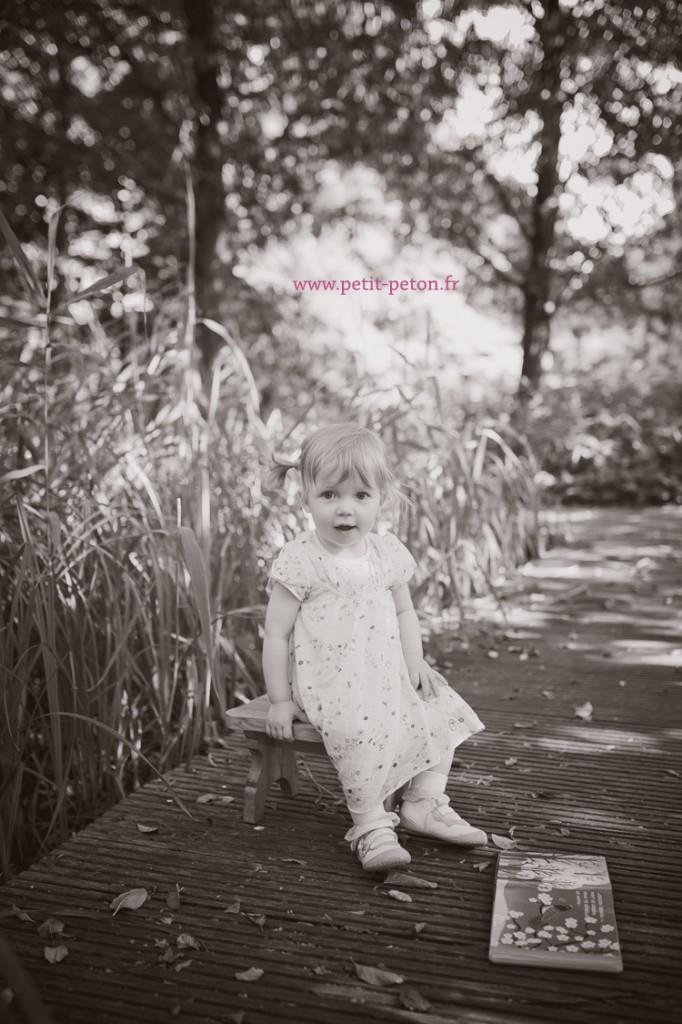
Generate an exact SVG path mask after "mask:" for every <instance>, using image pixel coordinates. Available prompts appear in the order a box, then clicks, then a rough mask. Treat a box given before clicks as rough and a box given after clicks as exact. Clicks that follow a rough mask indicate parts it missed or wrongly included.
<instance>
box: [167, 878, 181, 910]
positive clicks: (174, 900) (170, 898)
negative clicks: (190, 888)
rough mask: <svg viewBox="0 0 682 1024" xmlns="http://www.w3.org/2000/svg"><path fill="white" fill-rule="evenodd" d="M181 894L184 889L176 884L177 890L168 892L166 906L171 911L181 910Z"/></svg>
mask: <svg viewBox="0 0 682 1024" xmlns="http://www.w3.org/2000/svg"><path fill="white" fill-rule="evenodd" d="M181 892H182V889H181V888H180V886H179V885H178V884H177V882H176V885H175V888H174V889H169V890H168V892H167V893H166V906H167V907H169V908H170V909H171V910H179V909H180V893H181Z"/></svg>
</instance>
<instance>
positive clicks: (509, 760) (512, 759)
mask: <svg viewBox="0 0 682 1024" xmlns="http://www.w3.org/2000/svg"><path fill="white" fill-rule="evenodd" d="M518 760H519V759H518V757H508V758H507V759H506V760H505V762H504V763H505V764H506V766H507V768H511V766H512V765H513V764H518Z"/></svg>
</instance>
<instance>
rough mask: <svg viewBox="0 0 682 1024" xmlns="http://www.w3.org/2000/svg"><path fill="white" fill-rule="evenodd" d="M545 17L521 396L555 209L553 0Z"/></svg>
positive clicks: (536, 353)
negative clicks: (539, 124) (535, 187)
mask: <svg viewBox="0 0 682 1024" xmlns="http://www.w3.org/2000/svg"><path fill="white" fill-rule="evenodd" d="M545 12H546V13H545V15H544V17H543V18H541V19H540V20H539V21H538V22H537V30H538V35H539V37H540V45H541V47H542V52H543V59H542V69H541V86H540V97H539V101H538V114H539V116H540V118H541V121H542V124H541V127H540V132H539V141H540V155H539V157H538V164H537V192H536V195H535V202H534V204H533V221H532V226H531V238H530V242H531V247H530V260H529V265H528V272H527V275H526V281H525V285H524V289H523V298H524V310H523V366H522V369H521V385H520V391H521V394H522V395H523V394H526V395H527V394H532V392H533V391H535V390H536V389H537V386H538V384H539V383H540V378H541V376H542V357H543V355H544V353H545V352H546V351H547V349H548V348H549V338H550V320H551V307H550V306H549V305H548V302H549V295H550V284H551V270H550V266H549V254H550V250H551V247H552V244H553V241H554V227H555V223H556V216H557V209H558V202H559V196H558V191H559V190H558V187H557V186H558V183H559V142H560V140H561V111H562V109H563V102H564V99H563V93H562V90H561V55H562V52H563V47H564V43H565V40H566V34H565V27H564V25H563V18H562V14H561V11H560V9H559V0H546V3H545Z"/></svg>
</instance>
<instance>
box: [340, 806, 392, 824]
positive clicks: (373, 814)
mask: <svg viewBox="0 0 682 1024" xmlns="http://www.w3.org/2000/svg"><path fill="white" fill-rule="evenodd" d="M349 810H350V809H349ZM350 816H351V818H352V819H353V824H354V825H367V824H369V822H372V821H377V820H378V819H381V818H384V817H385V816H386V811H385V810H384V805H383V804H377V805H376V807H373V808H372V810H371V811H350Z"/></svg>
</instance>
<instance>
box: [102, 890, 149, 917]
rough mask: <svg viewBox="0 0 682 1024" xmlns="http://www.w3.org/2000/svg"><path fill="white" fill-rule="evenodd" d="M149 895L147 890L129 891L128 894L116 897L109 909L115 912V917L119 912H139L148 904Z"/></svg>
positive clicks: (123, 893) (124, 893)
mask: <svg viewBox="0 0 682 1024" xmlns="http://www.w3.org/2000/svg"><path fill="white" fill-rule="evenodd" d="M148 895H149V893H148V892H147V890H146V889H128V891H127V892H122V893H121V894H120V895H119V896H115V897H114V899H113V900H112V901H111V903H110V904H109V907H110V908H111V909H112V910H113V912H114V917H115V916H116V914H118V912H119V910H139V909H140V907H141V906H142V905H143V904H144V903H146V902H147V897H148Z"/></svg>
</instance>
